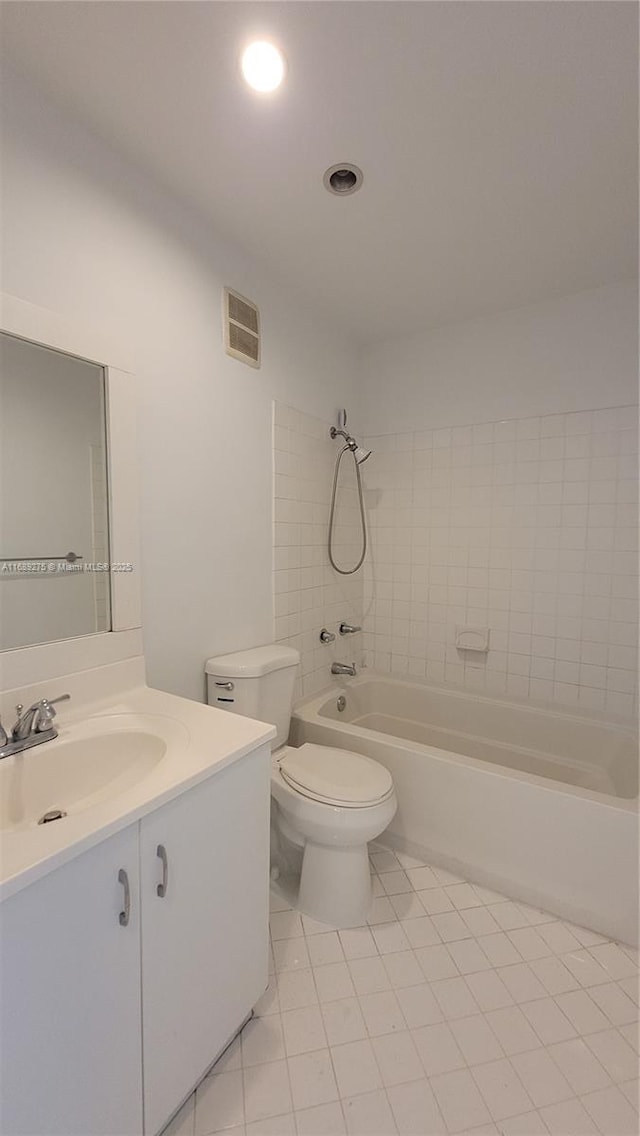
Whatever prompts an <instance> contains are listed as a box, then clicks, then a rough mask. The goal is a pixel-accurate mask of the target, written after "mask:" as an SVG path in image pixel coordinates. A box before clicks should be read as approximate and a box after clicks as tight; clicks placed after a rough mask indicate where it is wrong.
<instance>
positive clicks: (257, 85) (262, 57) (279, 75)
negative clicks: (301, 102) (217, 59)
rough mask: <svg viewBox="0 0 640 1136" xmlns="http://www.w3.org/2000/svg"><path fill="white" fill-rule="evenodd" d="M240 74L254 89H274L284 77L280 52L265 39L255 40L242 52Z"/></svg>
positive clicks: (282, 57) (265, 90)
mask: <svg viewBox="0 0 640 1136" xmlns="http://www.w3.org/2000/svg"><path fill="white" fill-rule="evenodd" d="M241 67H242V74H243V75H244V77H245V79H246V81H247V83H248V84H249V86H250V87H253V89H254V91H260V92H262V93H266V92H268V91H275V90H276V89H277V87H279V86H280V84H281V82H282V80H283V79H284V73H285V59H284V55H283V54H282V52H281V51H280V50H279V48H277V47H276V46H275V44H273V43H269V42H268V41H267V40H255V41H254V42H253V43H250V44H249V46H248V47H247V48H245V50H244V52H243V53H242V61H241Z"/></svg>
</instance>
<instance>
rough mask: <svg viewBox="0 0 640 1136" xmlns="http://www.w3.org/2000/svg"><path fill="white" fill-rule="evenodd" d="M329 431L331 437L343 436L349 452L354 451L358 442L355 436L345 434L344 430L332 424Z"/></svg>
mask: <svg viewBox="0 0 640 1136" xmlns="http://www.w3.org/2000/svg"><path fill="white" fill-rule="evenodd" d="M329 433H330V435H331V437H332V438H344V440H345V442H346V443H347V446H348V447H349V449H350V450H351V452H352V453H355V451H356V449H357V448H358V443H357V442H356V440H355V438H352V437H351V434H347V432H346V430H340V429H339V428H338V427H337V426H332V427H331V429H330V430H329Z"/></svg>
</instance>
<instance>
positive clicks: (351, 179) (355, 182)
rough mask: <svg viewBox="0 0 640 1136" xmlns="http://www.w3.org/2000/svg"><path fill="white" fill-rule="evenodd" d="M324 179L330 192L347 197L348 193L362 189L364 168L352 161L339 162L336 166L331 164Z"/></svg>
mask: <svg viewBox="0 0 640 1136" xmlns="http://www.w3.org/2000/svg"><path fill="white" fill-rule="evenodd" d="M322 180H323V182H324V186H325V189H328V190H329V193H335V194H337V196H338V197H346V196H347V194H348V193H355V192H356V190H357V189H360V186H361V185H362V182H363V175H362V170H361V169H359V168H358V166H354V165H353V164H352V163H351V162H338V163H337V165H335V166H329V169H328V170H326V171H325V175H324V178H323V179H322Z"/></svg>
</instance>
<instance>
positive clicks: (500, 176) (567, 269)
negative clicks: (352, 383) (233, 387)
mask: <svg viewBox="0 0 640 1136" xmlns="http://www.w3.org/2000/svg"><path fill="white" fill-rule="evenodd" d="M636 25H637V6H636V5H635V4H634V3H625V2H622V3H618V2H607V0H605V2H602V3H600V2H597V0H596V2H580V0H579V2H574V3H566V2H561V0H560V2H554V0H551V2H544V0H543V2H538V0H533V2H529V0H523V2H506V3H503V2H496V3H494V2H492V0H486V2H475V0H469V2H466V0H462V2H458V3H455V2H437V0H436V2H424V3H420V2H417V3H413V2H409V3H404V2H401V0H387V2H385V0H382V2H374V3H369V2H367V0H363V2H357V0H354V2H350V3H342V2H338V0H336V2H326V0H325V2H320V3H306V2H305V3H297V2H288V3H266V2H265V3H243V2H232V3H218V2H204V3H191V2H188V0H175V2H170V3H148V2H144V0H142V2H138V0H128V2H126V3H100V2H98V3H67V2H66V0H59V2H56V3H49V2H45V3H40V2H38V0H29V2H14V3H9V4H5V5H4V13H3V27H4V32H3V38H4V51H5V53H8V54H9V55H10V56H11V57H12V58H13V60H14V61H17V63H18V65H19V66H20V67H22V68H23V69H26V70H27V71H28V72H29V73H30V74H31V75H32V76H35V77H36V78H37V80H38V82H39V83H40V84H42V85H44V87H45V88H46V89H48V90H49V91H51V92H52V93H53V94H54V95H56V96H57V97H58V99H59V100H61V101H62V102H63V103H64V104H65V105H67V106H68V107H72V108H73V110H74V111H75V113H76V114H77V115H80V116H82V117H83V118H84V119H85V121H88V122H89V124H90V125H91V127H92V129H93V130H95V131H97V132H98V133H100V134H101V135H102V136H104V137H105V138H106V139H107V140H108V141H109V142H110V143H111V144H112V145H113V146H114V147H116V148H118V149H119V150H120V151H122V152H124V153H125V154H127V155H129V156H132V157H135V160H136V161H137V162H138V163H139V164H142V165H144V166H145V167H146V168H147V169H148V170H149V171H151V172H152V174H153V176H154V177H155V178H156V180H157V181H158V182H160V183H161V184H163V185H164V186H165V187H167V188H168V189H170V190H172V191H174V192H175V193H177V194H179V195H181V196H182V197H183V198H184V199H186V200H187V201H188V202H189V203H190V204H191V205H192V206H193V207H194V208H196V209H198V210H199V211H200V212H201V213H202V214H203V215H204V216H205V217H206V218H208V219H210V221H211V224H212V226H214V227H215V229H216V230H218V231H220V232H222V233H224V234H226V235H228V236H231V237H233V238H234V239H236V240H237V241H239V242H240V243H241V244H242V245H243V246H244V247H245V248H248V249H249V250H251V251H252V252H253V253H254V254H255V255H256V256H257V257H259V258H260V259H261V260H262V261H263V262H266V263H267V264H269V265H271V266H272V267H273V268H274V269H276V270H277V272H278V274H279V276H280V277H281V278H283V279H285V280H287V281H288V282H289V283H293V284H294V285H295V287H296V288H297V289H298V290H299V291H301V292H303V293H305V294H306V296H307V297H308V298H309V299H310V300H312V301H315V302H316V303H317V304H318V305H319V307H320V308H321V309H322V310H323V312H325V313H326V312H329V313H332V314H333V316H334V317H335V318H336V320H337V321H338V322H339V323H340V324H341V325H342V326H347V327H349V328H350V330H351V331H352V333H353V336H354V338H355V339H357V340H359V341H360V342H371V341H375V340H378V339H382V338H386V337H389V336H396V335H404V334H407V333H412V332H416V331H420V330H422V329H425V328H428V327H433V326H439V325H442V324H445V323H451V322H457V321H459V320H465V319H469V318H474V317H477V316H482V315H486V314H490V313H493V312H496V311H500V310H504V309H507V308H514V307H518V306H519V305H521V304H525V303H529V302H533V301H537V300H540V299H544V298H547V297H549V296H557V295H562V294H566V293H569V292H573V291H579V290H581V289H586V288H591V287H597V286H599V285H601V284H604V283H607V282H609V281H613V280H620V279H625V278H628V277H631V276H632V275H633V274H634V272H635V254H636V236H635V223H636V173H637V156H636V144H637V119H636V94H637V28H636ZM255 36H262V37H264V36H269V37H271V38H274V39H275V40H276V41H277V42H279V43H280V45H281V46H282V47H283V49H284V51H285V53H286V55H287V58H288V64H289V74H288V77H287V80H286V83H285V85H284V86H283V87H282V88H281V89H280V91H279V92H277V93H276V94H275V95H272V96H266V97H265V96H258V95H256V94H254V93H252V92H251V91H250V90H249V89H248V88H247V87H246V86H245V85H244V84H243V82H242V80H241V79H240V77H239V73H238V55H239V52H240V50H241V48H242V47H243V46H244V44H245V43H246V42H247V41H248V40H250V39H251V38H253V37H255ZM339 161H351V162H355V163H356V164H357V165H359V166H360V167H361V168H362V170H363V171H364V178H365V180H364V185H363V187H362V189H361V190H360V191H359V192H358V193H356V194H354V195H352V196H349V197H346V198H337V197H333V196H331V195H330V194H328V193H327V191H326V190H325V189H324V188H323V184H322V175H323V172H324V170H325V169H326V167H328V166H330V165H332V164H334V163H336V162H339Z"/></svg>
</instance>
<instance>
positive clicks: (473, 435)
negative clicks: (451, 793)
mask: <svg viewBox="0 0 640 1136" xmlns="http://www.w3.org/2000/svg"><path fill="white" fill-rule="evenodd" d="M367 445H368V446H369V447H371V448H372V449H373V451H374V452H373V456H372V457H371V458H370V459H369V461H368V462H367V463H366V465H365V466H364V467H363V478H364V481H365V484H366V487H367V501H368V518H369V525H370V531H371V555H370V556H369V558H368V560H367V563H366V566H365V585H364V586H365V595H364V602H365V622H364V626H365V636H364V646H365V662H366V664H367V665H368V666H371V667H373V668H375V669H376V670H378V671H383V672H391V673H392V674H405V673H406V674H408V675H414V676H418V677H420V678H425V677H426V678H427V679H431V680H434V681H436V682H445V683H455V684H458V685H462V686H465V687H471V688H473V689H476V690H481V691H482V690H484V691H487V692H490V693H498V694H502V693H506V694H510V695H511V694H512V695H517V696H524V697H529V698H531V699H536V700H549V699H550V700H554V701H557V702H560V703H569V704H578V705H580V706H582V707H585V708H587V709H590V710H594V709H595V710H606V711H608V712H610V713H616V714H618V713H619V714H631V713H633V712H634V707H635V699H636V691H637V656H636V650H637V646H636V635H637V632H636V628H637V614H638V612H637V605H638V579H637V552H636V540H637V530H636V523H637V493H638V459H637V407H635V406H623V407H615V408H613V409H610V410H596V411H586V412H584V413H572V414H553V415H548V416H544V417H539V418H537V417H536V418H521V419H513V420H509V421H502V422H486V423H482V424H480V425H473V426H456V427H453V428H451V429H438V430H433V431H431V430H416V431H413V432H411V433H401V434H384V435H380V436H377V437H369V438H368V439H367ZM323 476H324V475H323ZM318 519H319V521H320V520H321V515H320V513H319V514H318ZM321 536H322V534H321V532H320V531H319V532H318V539H319V540H321ZM465 624H470V625H477V626H488V627H489V628H490V649H489V651H488V652H487V653H486V654H477V653H474V652H471V651H463V650H459V649H458V648H456V646H455V630H456V626H458V625H465Z"/></svg>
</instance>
